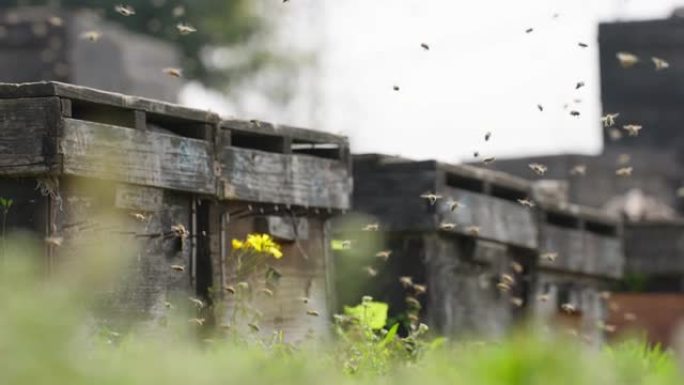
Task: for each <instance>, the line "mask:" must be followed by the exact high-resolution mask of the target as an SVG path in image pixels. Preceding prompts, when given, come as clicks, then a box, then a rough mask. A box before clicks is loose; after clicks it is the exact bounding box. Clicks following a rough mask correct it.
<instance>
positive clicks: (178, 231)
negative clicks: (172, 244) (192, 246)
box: [171, 223, 190, 239]
mask: <svg viewBox="0 0 684 385" xmlns="http://www.w3.org/2000/svg"><path fill="white" fill-rule="evenodd" d="M171 231H172V232H173V234H174V235H175V236H176V237H178V238H181V239H185V238H187V237H189V236H190V232H189V231H188V229H186V228H185V226H183V224H180V223H179V224H177V225H173V226H171Z"/></svg>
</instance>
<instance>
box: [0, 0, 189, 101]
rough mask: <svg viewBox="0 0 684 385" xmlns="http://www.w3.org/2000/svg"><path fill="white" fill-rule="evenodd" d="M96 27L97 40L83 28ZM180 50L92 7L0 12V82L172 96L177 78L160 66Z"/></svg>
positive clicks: (173, 61)
mask: <svg viewBox="0 0 684 385" xmlns="http://www.w3.org/2000/svg"><path fill="white" fill-rule="evenodd" d="M88 32H96V33H98V34H99V35H98V36H99V38H98V39H97V41H91V40H90V39H88V38H87V36H85V35H84V34H85V33H88ZM179 63H180V54H179V52H178V50H177V49H176V48H174V47H173V46H172V45H170V44H168V43H165V42H163V41H161V40H158V39H155V38H152V37H149V36H144V35H141V34H138V33H134V32H130V31H127V30H125V29H124V28H123V27H121V26H118V25H116V24H114V23H110V22H107V21H104V20H102V18H101V17H99V16H98V15H97V14H96V13H94V12H89V11H86V10H82V11H64V10H60V9H54V8H49V7H20V8H6V9H2V11H1V12H0V82H7V83H24V82H36V81H44V80H54V81H60V82H68V83H72V84H77V85H81V86H86V87H93V88H97V89H101V90H105V91H113V92H121V93H125V94H131V95H139V96H145V97H149V98H155V99H161V100H166V101H175V100H177V98H178V93H179V91H180V88H181V86H182V79H172V78H169V76H167V75H165V74H164V73H163V72H162V70H163V69H164V68H167V67H178V66H179Z"/></svg>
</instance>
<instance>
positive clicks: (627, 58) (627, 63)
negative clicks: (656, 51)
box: [615, 52, 639, 68]
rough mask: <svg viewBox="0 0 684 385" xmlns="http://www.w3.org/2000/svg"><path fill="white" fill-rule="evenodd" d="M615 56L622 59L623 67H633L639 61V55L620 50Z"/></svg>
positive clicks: (619, 59)
mask: <svg viewBox="0 0 684 385" xmlns="http://www.w3.org/2000/svg"><path fill="white" fill-rule="evenodd" d="M615 57H617V59H618V61H620V65H621V66H622V68H630V67H633V66H634V65H635V64H636V63H638V62H639V57H638V56H636V55H634V54H631V53H629V52H618V53H616V54H615Z"/></svg>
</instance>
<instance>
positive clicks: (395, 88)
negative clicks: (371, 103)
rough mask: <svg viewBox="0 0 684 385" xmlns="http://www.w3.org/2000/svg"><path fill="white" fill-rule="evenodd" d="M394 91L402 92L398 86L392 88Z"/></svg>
mask: <svg viewBox="0 0 684 385" xmlns="http://www.w3.org/2000/svg"><path fill="white" fill-rule="evenodd" d="M392 89H393V90H395V91H399V90H400V88H399V86H398V85H396V84H395V85H393V86H392Z"/></svg>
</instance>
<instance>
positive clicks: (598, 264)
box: [539, 224, 624, 278]
mask: <svg viewBox="0 0 684 385" xmlns="http://www.w3.org/2000/svg"><path fill="white" fill-rule="evenodd" d="M539 242H540V245H539V246H540V251H541V252H557V253H558V258H557V259H556V260H555V261H554V262H550V261H547V260H543V259H542V260H540V261H539V265H540V267H542V268H547V269H553V270H562V271H566V272H568V273H571V274H572V273H575V274H587V275H593V276H601V277H607V278H620V277H621V276H622V270H623V265H624V253H623V251H622V245H621V240H620V238H617V237H610V236H603V235H600V234H594V233H591V232H587V231H585V230H582V229H571V228H564V227H559V226H554V225H549V224H544V225H543V226H542V229H541V232H540V241H539Z"/></svg>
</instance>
